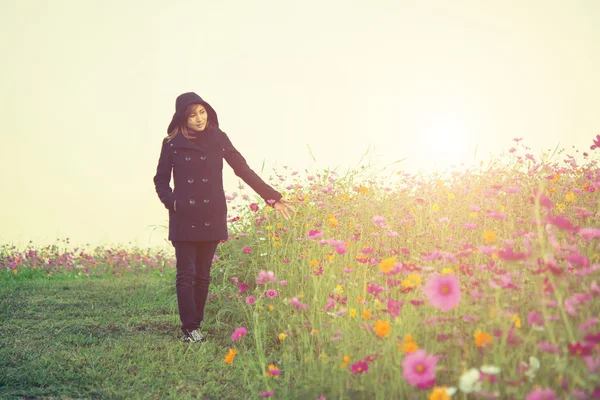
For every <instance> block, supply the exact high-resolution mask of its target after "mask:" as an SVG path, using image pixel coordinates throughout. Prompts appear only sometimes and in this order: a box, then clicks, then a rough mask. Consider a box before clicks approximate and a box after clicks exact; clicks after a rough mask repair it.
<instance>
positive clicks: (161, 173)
mask: <svg viewBox="0 0 600 400" xmlns="http://www.w3.org/2000/svg"><path fill="white" fill-rule="evenodd" d="M167 134H168V136H167V137H166V138H165V139H164V140H163V143H162V148H161V152H160V158H159V160H158V167H157V169H156V175H155V176H154V186H155V188H156V193H157V194H158V197H159V198H160V201H161V202H162V203H163V204H164V205H165V207H166V208H167V209H168V210H169V240H170V241H171V243H172V244H173V247H175V257H176V259H177V274H176V282H175V286H176V289H177V305H178V308H179V317H180V319H181V330H182V331H183V334H184V336H183V340H184V341H185V342H190V343H194V342H203V341H204V340H205V339H204V336H203V335H202V334H201V333H200V331H199V328H200V323H201V322H202V320H203V318H204V305H205V303H206V298H207V296H208V286H209V284H210V267H211V265H212V260H213V257H214V254H215V251H216V249H217V245H218V244H219V241H221V240H226V239H227V238H228V232H227V203H226V201H225V192H224V190H223V176H222V173H223V158H224V159H225V160H226V161H227V163H228V164H229V165H230V166H231V167H232V168H233V171H234V172H235V174H236V175H237V176H239V177H240V178H242V180H243V181H244V182H246V183H247V184H248V185H249V186H250V187H251V188H252V189H253V190H254V191H255V192H257V193H258V194H259V195H260V196H261V197H262V198H263V199H264V200H265V202H266V203H267V204H269V205H271V206H272V207H274V208H275V210H276V214H277V216H279V214H280V213H281V214H283V216H284V218H285V219H289V214H288V211H287V209H288V208H289V209H290V210H292V211H295V210H294V208H293V207H292V206H291V205H290V202H289V201H287V200H285V199H283V197H282V195H281V194H280V193H279V192H278V191H277V190H275V189H273V188H272V187H271V186H269V185H268V184H266V183H265V182H264V181H263V180H262V179H261V178H260V177H259V176H258V175H257V174H256V173H255V172H254V171H252V169H250V167H249V166H248V164H247V163H246V160H245V159H244V157H242V155H241V154H240V153H239V152H238V151H237V150H236V148H235V147H233V145H232V144H231V141H230V140H229V138H228V137H227V135H226V134H225V133H224V132H223V131H221V130H220V129H219V120H218V118H217V114H216V112H215V111H214V109H213V108H212V107H211V106H210V105H209V104H208V103H207V102H205V101H204V100H202V98H201V97H200V96H198V95H197V94H196V93H191V92H190V93H184V94H182V95H180V96H179V97H177V100H176V101H175V114H174V115H173V119H172V120H171V123H170V124H169V127H168V129H167ZM171 171H173V189H171V186H170V181H171Z"/></svg>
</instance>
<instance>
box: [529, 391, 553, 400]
mask: <svg viewBox="0 0 600 400" xmlns="http://www.w3.org/2000/svg"><path fill="white" fill-rule="evenodd" d="M525 400H556V395H555V394H554V392H553V391H552V389H533V390H532V391H531V392H529V394H528V395H527V397H525Z"/></svg>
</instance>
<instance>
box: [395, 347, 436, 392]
mask: <svg viewBox="0 0 600 400" xmlns="http://www.w3.org/2000/svg"><path fill="white" fill-rule="evenodd" d="M436 366H437V358H436V357H435V356H433V355H430V354H427V352H426V351H425V350H423V349H420V350H417V351H414V352H412V353H409V354H407V355H406V357H405V358H404V360H403V361H402V377H403V378H404V379H406V381H407V382H408V384H409V385H411V386H414V387H417V388H419V389H429V388H430V387H432V386H434V385H435V370H436Z"/></svg>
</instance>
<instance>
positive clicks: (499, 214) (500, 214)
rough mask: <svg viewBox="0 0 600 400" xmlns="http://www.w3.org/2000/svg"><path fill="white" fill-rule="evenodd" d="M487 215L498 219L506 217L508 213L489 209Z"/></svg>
mask: <svg viewBox="0 0 600 400" xmlns="http://www.w3.org/2000/svg"><path fill="white" fill-rule="evenodd" d="M487 216H488V217H490V218H496V219H506V213H503V212H500V211H488V212H487Z"/></svg>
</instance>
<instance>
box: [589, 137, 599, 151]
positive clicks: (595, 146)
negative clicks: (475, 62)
mask: <svg viewBox="0 0 600 400" xmlns="http://www.w3.org/2000/svg"><path fill="white" fill-rule="evenodd" d="M593 141H594V144H593V145H591V146H590V150H594V149H600V135H596V139H593Z"/></svg>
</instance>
